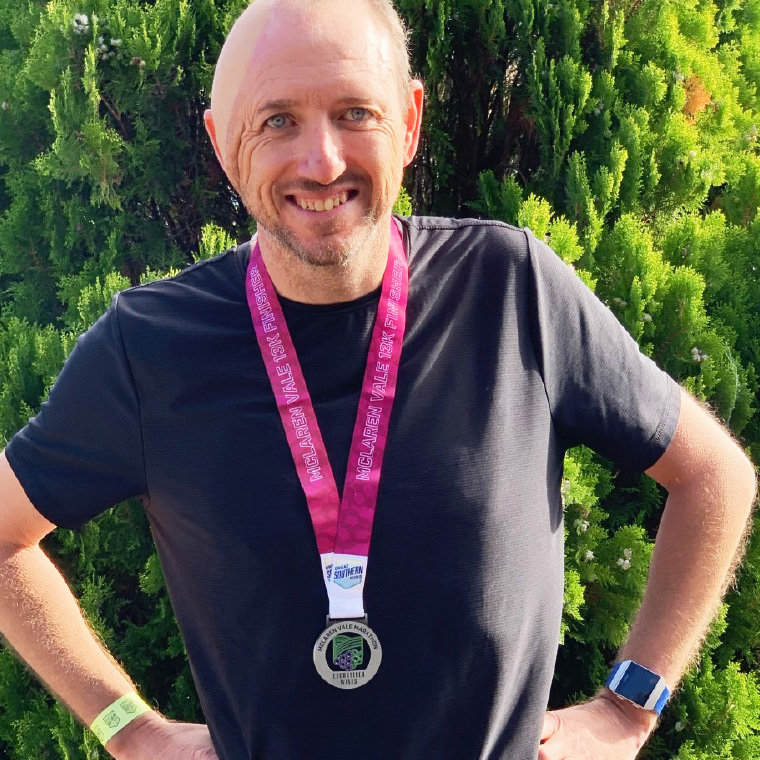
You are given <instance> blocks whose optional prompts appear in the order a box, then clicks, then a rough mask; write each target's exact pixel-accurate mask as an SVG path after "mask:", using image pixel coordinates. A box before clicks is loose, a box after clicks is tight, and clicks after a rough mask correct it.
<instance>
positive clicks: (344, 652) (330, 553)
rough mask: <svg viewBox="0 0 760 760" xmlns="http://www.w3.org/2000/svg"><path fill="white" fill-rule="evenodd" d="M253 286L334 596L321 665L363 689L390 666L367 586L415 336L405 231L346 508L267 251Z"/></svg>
mask: <svg viewBox="0 0 760 760" xmlns="http://www.w3.org/2000/svg"><path fill="white" fill-rule="evenodd" d="M245 286H246V295H247V298H248V306H249V308H250V311H251V319H252V320H253V326H254V328H255V330H256V339H257V340H258V344H259V348H260V349H261V355H262V358H263V359H264V365H265V366H266V370H267V376H268V377H269V381H270V383H271V385H272V391H273V392H274V396H275V399H276V401H277V410H278V412H279V414H280V419H281V420H282V425H283V428H284V430H285V436H286V437H287V440H288V445H289V447H290V452H291V455H292V457H293V462H294V463H295V466H296V471H297V473H298V479H299V481H300V483H301V486H302V488H303V491H304V494H305V496H306V503H307V505H308V507H309V515H310V516H311V521H312V525H313V526H314V535H315V537H316V539H317V547H318V549H319V554H320V559H321V564H322V578H323V580H324V582H325V588H326V590H327V598H328V602H329V615H328V625H327V628H326V629H325V630H324V631H323V632H322V634H321V635H320V636H319V638H318V639H317V642H316V644H315V645H314V665H315V667H316V669H317V672H318V673H319V675H320V676H321V677H322V678H323V679H324V680H325V681H326V682H327V683H329V684H331V685H332V686H335V687H337V688H340V689H355V688H357V687H358V686H363V685H364V684H365V683H367V682H368V681H369V680H370V679H371V678H372V677H373V676H374V675H375V673H377V670H378V668H379V667H380V661H381V659H382V650H381V648H380V642H379V640H378V638H377V635H376V634H375V632H374V631H373V630H372V629H371V628H370V627H369V626H368V624H367V617H366V614H365V611H364V582H365V579H366V575H367V558H368V555H369V544H370V539H371V537H372V523H373V521H374V517H375V509H376V507H377V492H378V487H379V484H380V471H381V468H382V463H383V456H384V454H385V445H386V443H387V440H388V429H389V425H390V416H391V410H392V408H393V401H394V399H395V396H396V381H397V379H398V369H399V364H400V362H401V348H402V344H403V340H404V331H405V328H406V303H407V297H408V292H409V271H408V266H407V262H406V256H405V254H404V246H403V242H402V239H401V233H400V231H399V229H398V227H397V225H396V224H395V222H394V221H391V235H390V248H389V251H388V263H387V265H386V268H385V274H384V275H383V285H382V289H381V293H380V303H379V304H378V308H377V317H376V318H375V325H374V328H373V330H372V339H371V341H370V346H369V353H368V357H367V366H366V369H365V372H364V380H363V382H362V390H361V395H360V397H359V408H358V410H357V413H356V423H355V425H354V432H353V437H352V439H351V448H350V451H349V455H348V468H347V470H346V482H345V484H344V486H343V499H342V500H341V499H339V497H338V488H337V486H336V484H335V478H334V476H333V471H332V467H331V466H330V462H329V460H328V457H327V451H326V450H325V445H324V442H323V440H322V434H321V432H320V430H319V425H318V423H317V417H316V414H315V413H314V407H313V405H312V402H311V397H310V396H309V391H308V389H307V388H306V382H305V380H304V378H303V373H302V372H301V365H300V363H299V361H298V356H297V354H296V350H295V348H294V346H293V341H292V339H291V336H290V332H289V330H288V326H287V323H286V322H285V317H284V315H283V313H282V308H281V306H280V302H279V300H278V298H277V293H276V291H275V289H274V286H273V284H272V281H271V279H270V278H269V274H268V273H267V270H266V266H265V264H264V260H263V259H262V257H261V250H260V249H259V245H258V243H256V244H255V246H254V248H253V250H252V252H251V257H250V261H249V262H248V273H247V277H246V284H245Z"/></svg>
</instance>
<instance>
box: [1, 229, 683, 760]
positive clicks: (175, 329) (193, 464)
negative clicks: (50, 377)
mask: <svg viewBox="0 0 760 760" xmlns="http://www.w3.org/2000/svg"><path fill="white" fill-rule="evenodd" d="M403 227H404V233H405V243H406V248H407V254H408V257H409V262H410V298H409V310H408V326H407V333H406V337H405V340H404V346H403V352H402V357H401V369H400V376H399V384H398V394H397V399H396V403H395V407H394V409H393V414H392V418H391V425H390V436H389V441H388V448H387V452H386V457H385V464H384V468H383V473H382V477H381V482H380V492H379V499H378V506H377V513H376V517H375V524H374V532H373V536H372V544H371V549H370V557H369V566H368V573H367V582H366V588H365V606H366V609H367V612H368V614H369V623H370V625H371V626H372V628H373V629H374V631H375V632H376V633H377V635H378V637H379V638H380V641H381V643H382V646H383V662H382V666H381V668H380V671H379V672H378V674H377V675H376V676H375V678H374V679H373V680H372V681H371V682H370V683H368V684H367V685H366V686H363V687H362V688H359V689H356V690H353V691H342V690H338V689H335V688H333V687H331V686H330V685H328V684H326V683H325V682H324V681H323V680H322V679H321V678H320V677H319V675H318V674H317V673H316V671H315V669H314V665H313V663H312V647H313V645H314V642H315V640H316V639H317V637H318V635H319V634H320V632H321V630H322V629H323V627H324V623H325V615H326V612H327V595H326V592H325V588H324V585H323V582H322V576H321V570H320V562H319V555H318V552H317V547H316V541H315V539H314V534H313V529H312V526H311V522H310V518H309V513H308V510H307V506H306V501H305V498H304V495H303V492H302V490H301V487H300V485H299V481H298V478H297V475H296V471H295V467H294V464H293V460H292V457H291V455H290V452H289V450H288V447H287V443H286V439H285V434H284V432H283V429H282V425H281V422H280V418H279V416H278V413H277V409H276V405H275V401H274V396H273V394H272V390H271V388H270V385H269V381H268V379H267V375H266V371H265V367H264V364H263V361H262V358H261V354H260V352H259V349H258V346H257V343H256V338H255V334H254V331H253V326H252V323H251V317H250V313H249V311H248V307H247V303H246V298H245V291H244V271H245V262H246V258H247V255H248V252H249V249H248V246H247V245H245V246H241V247H239V248H238V249H237V250H232V251H230V252H227V253H225V254H223V255H222V256H220V257H217V258H215V259H212V260H209V261H204V262H202V263H200V264H197V265H195V266H193V267H190V268H189V269H188V270H186V271H185V272H183V273H181V274H180V275H178V276H176V277H173V278H171V279H169V280H165V281H161V282H155V283H151V284H148V285H143V286H140V287H137V288H132V289H130V290H127V291H125V292H123V293H121V294H120V295H119V296H118V297H117V298H115V299H114V302H113V305H112V307H111V309H110V310H109V311H108V312H107V313H106V314H105V315H104V316H103V317H102V318H101V319H100V320H99V321H98V322H97V324H96V325H95V326H94V327H93V328H91V329H90V330H89V331H88V332H87V333H86V334H85V335H84V336H82V337H81V338H80V339H79V341H78V343H77V346H76V348H75V349H74V351H73V352H72V354H71V356H70V358H69V359H68V361H67V362H66V365H65V367H64V369H63V371H62V372H61V375H60V377H59V379H58V381H57V383H56V384H55V386H54V388H53V389H52V391H51V394H50V399H49V401H47V402H46V403H45V404H43V407H42V409H41V411H40V413H39V415H38V416H37V417H35V418H34V419H33V420H31V421H30V423H29V425H28V426H27V427H26V428H25V429H24V430H23V431H21V432H20V433H19V434H18V435H17V436H16V437H15V438H14V439H13V440H12V441H11V442H10V444H9V445H8V449H7V457H8V461H9V462H10V464H11V466H12V468H13V470H14V472H15V473H16V475H17V477H18V478H19V480H20V482H21V484H22V485H23V487H24V489H25V490H26V492H27V494H28V495H29V497H30V499H31V501H32V502H33V504H34V505H35V506H36V507H37V508H38V509H39V511H40V512H41V513H42V514H43V515H45V516H46V517H47V518H48V519H49V520H51V521H52V522H54V523H56V524H58V525H61V526H67V527H73V526H77V525H80V524H81V523H82V522H84V521H86V520H88V519H90V518H91V517H93V516H94V515H96V514H98V513H99V512H101V511H102V510H103V509H105V508H107V507H109V506H111V505H113V504H114V503H117V502H119V501H121V500H123V499H125V498H127V497H141V498H142V499H143V500H144V503H145V508H146V510H147V514H148V517H149V520H150V524H151V527H152V530H153V535H154V538H155V541H156V544H157V547H158V551H159V554H160V557H161V562H162V566H163V569H164V573H165V575H166V580H167V584H168V588H169V592H170V595H171V599H172V603H173V605H174V609H175V612H176V615H177V619H178V621H179V625H180V628H181V631H182V635H183V637H184V640H185V643H186V645H187V651H188V655H189V657H190V662H191V666H192V670H193V674H194V677H195V679H196V684H197V687H198V692H199V694H200V698H201V702H202V705H203V709H204V712H205V715H206V718H207V720H208V723H209V726H210V729H211V733H212V737H213V740H214V743H215V745H216V747H217V750H218V753H219V756H220V758H221V760H253V759H254V758H255V759H256V760H307V759H308V760H323V759H324V760H327V758H332V757H335V756H336V755H343V756H347V755H355V756H361V757H362V758H364V759H365V760H388V759H389V758H393V760H430V758H436V760H469V759H470V758H482V759H485V758H488V759H489V760H496V759H497V758H498V759H500V760H535V757H536V753H537V747H538V736H539V730H540V725H541V719H542V716H543V712H544V709H545V707H546V702H547V698H548V693H549V685H550V681H551V677H552V672H553V666H554V659H555V654H556V648H557V640H558V631H559V624H560V615H561V611H562V594H563V581H562V568H563V536H562V507H561V501H560V483H561V479H562V459H563V454H564V452H565V450H566V448H568V447H570V446H573V445H576V444H580V443H584V444H587V445H589V446H591V447H593V448H595V449H597V450H598V451H600V452H601V453H603V454H604V455H606V456H608V457H610V458H612V459H613V460H615V462H617V463H618V464H619V465H620V466H621V467H625V468H627V469H638V470H641V469H645V468H646V467H648V466H650V465H651V464H653V463H654V462H655V461H656V460H657V459H658V458H659V457H660V455H661V454H662V453H663V451H664V450H665V448H666V446H667V444H668V442H669V441H670V439H671V437H672V434H673V432H674V429H675V425H676V422H677V418H678V410H679V406H678V404H679V395H678V387H677V386H676V384H675V383H674V382H673V381H672V380H671V379H670V378H668V377H667V376H666V375H665V374H664V373H662V372H661V371H660V370H659V369H657V368H656V367H655V365H654V364H653V363H652V362H651V361H650V360H649V359H647V358H646V357H644V356H642V355H641V354H640V353H639V351H638V348H637V346H636V344H635V342H634V341H633V340H632V339H631V338H630V337H629V335H628V334H627V333H626V332H625V330H624V329H623V328H622V327H621V326H620V324H619V323H618V322H617V321H616V320H615V318H614V317H613V315H612V314H611V312H609V310H608V309H607V308H606V307H605V306H603V305H602V304H601V303H600V302H599V301H598V300H597V299H596V298H595V297H594V296H593V295H592V294H591V293H590V292H589V291H588V290H587V289H586V288H585V286H584V285H582V283H581V282H580V280H579V279H578V278H577V277H576V276H575V275H574V274H573V272H572V271H571V270H570V268H569V267H567V266H566V265H565V264H564V263H562V261H561V260H560V259H559V258H558V257H557V256H555V255H554V254H553V253H552V252H551V251H550V250H549V249H548V248H547V247H546V246H545V245H544V244H543V243H541V242H539V241H537V240H536V239H535V238H534V237H533V236H532V235H530V234H529V233H527V232H526V231H522V230H518V229H515V228H512V227H509V226H507V225H504V224H499V223H493V222H477V221H455V220H444V219H434V218H414V217H413V218H411V219H409V220H404V224H403ZM378 295H379V294H378V293H372V294H369V295H368V296H366V297H364V298H360V299H358V300H357V301H354V302H351V303H344V304H331V305H324V306H315V305H304V304H299V303H295V302H291V301H287V300H285V299H283V309H284V312H285V316H286V319H287V322H288V325H289V327H290V330H291V333H292V336H293V341H294V344H295V347H296V350H297V351H298V355H299V358H300V361H301V364H302V367H303V372H304V376H305V378H306V382H307V385H308V387H309V390H310V393H311V397H312V399H313V401H314V406H315V409H316V414H317V418H318V421H319V424H320V426H321V430H322V434H323V437H324V440H325V445H326V447H327V451H328V454H329V457H330V460H331V462H332V466H333V469H334V471H335V477H336V481H337V482H338V484H339V488H340V487H341V486H342V483H343V479H344V477H345V472H346V462H347V457H348V449H349V443H350V438H351V433H352V429H353V423H354V418H355V415H356V409H357V404H358V399H359V392H360V388H361V383H362V376H363V372H364V366H365V362H366V357H367V350H368V344H369V338H370V333H371V329H372V324H373V320H374V317H375V313H376V310H377V300H378Z"/></svg>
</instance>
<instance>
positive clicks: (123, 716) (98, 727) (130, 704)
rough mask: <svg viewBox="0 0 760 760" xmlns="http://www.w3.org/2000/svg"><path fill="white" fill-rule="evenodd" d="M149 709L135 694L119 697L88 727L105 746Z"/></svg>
mask: <svg viewBox="0 0 760 760" xmlns="http://www.w3.org/2000/svg"><path fill="white" fill-rule="evenodd" d="M149 711H150V707H149V706H148V705H147V704H145V702H143V701H142V699H140V697H138V696H137V693H136V692H134V691H133V692H131V693H130V694H125V695H124V696H123V697H119V698H118V699H117V700H116V701H115V702H114V703H113V704H112V705H108V707H106V709H105V710H103V712H102V713H100V715H98V717H97V718H95V720H94V721H92V724H91V725H90V731H92V733H93V734H95V736H97V737H98V740H99V741H100V743H101V744H102V745H103V746H105V744H106V742H108V741H110V740H111V739H112V738H113V737H114V736H115V735H116V734H118V733H119V731H121V729H122V728H124V726H126V725H128V724H129V723H131V722H132V721H133V720H134V719H135V718H137V717H138V716H140V715H142V714H143V713H146V712H149Z"/></svg>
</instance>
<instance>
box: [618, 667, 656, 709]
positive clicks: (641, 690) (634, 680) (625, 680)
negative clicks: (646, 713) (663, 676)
mask: <svg viewBox="0 0 760 760" xmlns="http://www.w3.org/2000/svg"><path fill="white" fill-rule="evenodd" d="M659 680H660V677H659V676H658V675H655V674H654V673H652V672H650V671H648V670H645V669H644V668H628V670H627V671H626V672H625V674H624V675H623V677H622V679H621V680H620V683H619V684H618V686H617V689H616V691H617V692H618V693H619V694H622V695H623V696H624V697H627V698H628V699H630V700H631V701H633V702H636V703H637V704H640V705H643V704H646V701H647V700H648V699H649V697H650V695H651V694H652V689H654V687H655V686H657V684H658V682H659Z"/></svg>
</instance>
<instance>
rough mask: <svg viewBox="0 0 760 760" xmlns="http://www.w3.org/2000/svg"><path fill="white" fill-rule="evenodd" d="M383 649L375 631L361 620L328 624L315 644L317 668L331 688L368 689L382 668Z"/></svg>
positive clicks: (315, 664)
mask: <svg viewBox="0 0 760 760" xmlns="http://www.w3.org/2000/svg"><path fill="white" fill-rule="evenodd" d="M382 659H383V650H382V647H381V646H380V641H379V640H378V638H377V636H376V635H375V632H374V631H373V630H372V629H371V628H370V627H369V626H368V625H366V624H365V623H364V622H362V621H361V620H335V621H332V622H330V621H328V626H327V628H325V630H324V631H322V633H321V634H320V636H319V638H318V639H317V642H316V644H314V667H315V668H316V669H317V673H319V675H321V676H322V678H324V679H325V681H327V683H329V684H330V685H331V686H335V687H337V688H338V689H356V688H358V687H359V686H364V684H366V683H367V682H368V681H369V680H370V679H371V678H372V677H373V676H374V675H375V673H377V670H378V668H379V667H380V661H381V660H382Z"/></svg>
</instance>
